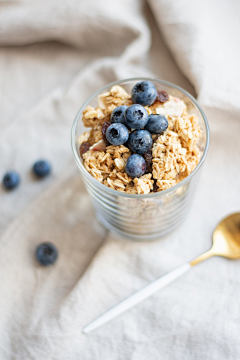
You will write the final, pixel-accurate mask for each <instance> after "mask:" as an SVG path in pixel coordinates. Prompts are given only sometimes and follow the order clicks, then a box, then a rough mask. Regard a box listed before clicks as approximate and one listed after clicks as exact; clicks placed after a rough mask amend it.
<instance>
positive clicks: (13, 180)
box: [3, 171, 20, 190]
mask: <svg viewBox="0 0 240 360" xmlns="http://www.w3.org/2000/svg"><path fill="white" fill-rule="evenodd" d="M19 183H20V176H19V175H18V173H16V172H15V171H9V172H7V173H6V174H5V175H4V177H3V186H4V187H5V188H6V189H8V190H11V189H14V188H15V187H17V186H18V185H19Z"/></svg>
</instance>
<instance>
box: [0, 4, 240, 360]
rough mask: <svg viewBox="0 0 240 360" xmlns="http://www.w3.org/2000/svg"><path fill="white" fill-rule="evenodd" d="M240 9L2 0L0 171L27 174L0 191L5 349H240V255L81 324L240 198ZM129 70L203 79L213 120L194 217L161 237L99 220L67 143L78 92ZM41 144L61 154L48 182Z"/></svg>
mask: <svg viewBox="0 0 240 360" xmlns="http://www.w3.org/2000/svg"><path fill="white" fill-rule="evenodd" d="M151 11H152V14H151ZM212 14H214V16H213V15H212ZM238 18H239V12H238V3H237V1H235V2H233V1H232V2H228V3H226V2H224V1H220V2H214V1H213V0H211V1H208V2H206V1H204V2H187V1H185V0H184V1H182V0H181V1H178V2H174V1H172V0H170V1H169V0H168V1H164V0H160V1H157V0H149V8H148V7H147V6H146V4H145V3H143V2H141V1H137V0H135V1H131V2H129V1H119V2H112V1H108V0H100V1H98V2H93V1H89V0H88V1H81V2H80V1H65V2H59V1H48V2H37V1H25V2H24V1H23V2H21V1H19V2H0V44H1V48H0V74H1V82H0V104H1V118H0V126H1V131H0V154H1V156H0V176H1V177H2V176H3V174H4V172H5V171H7V170H8V169H16V170H17V171H19V172H20V174H21V185H20V187H19V188H18V189H16V190H15V191H13V192H5V191H4V190H3V189H2V188H1V189H0V197H1V200H0V211H1V216H0V231H1V239H0V245H1V246H0V289H1V297H0V319H1V321H0V358H1V359H21V360H22V359H24V360H28V359H31V360H32V359H34V360H35V359H36V360H38V359H49V360H52V359H64V360H65V359H66V360H68V359H69V360H75V359H84V360H88V359H89V360H90V359H91V360H92V359H104V360H114V359H118V360H126V359H131V360H142V359H144V360H145V359H149V360H155V359H164V360H166V359H167V360H168V359H169V360H170V359H171V360H174V359H176V360H179V359H197V360H202V359H205V360H208V359H209V360H210V359H211V360H215V359H216V360H222V359H228V360H229V359H230V360H231V359H238V358H239V357H240V346H239V339H238V335H239V321H240V310H239V301H238V298H239V295H240V294H239V285H240V280H239V276H238V273H239V269H240V262H239V261H229V260H226V259H221V258H214V259H211V260H208V261H206V262H205V263H202V264H200V265H198V266H197V267H196V268H193V269H192V270H191V271H190V272H189V273H188V274H185V275H184V276H183V277H182V278H181V279H179V280H177V281H176V282H175V283H173V284H171V285H169V286H168V287H166V288H165V289H163V290H161V291H159V292H158V293H156V294H155V295H154V296H152V297H151V298H149V299H147V300H145V301H144V302H142V303H141V304H139V305H138V306H136V307H134V308H133V309H131V310H129V311H128V312H126V313H124V314H122V315H121V316H119V317H118V318H116V319H114V320H113V321H111V322H110V323H108V324H106V325H105V326H103V327H101V328H99V329H97V330H96V331H94V332H92V333H91V334H89V335H83V334H82V328H83V327H84V326H85V325H86V324H88V323H89V322H90V321H92V320H93V319H94V318H96V317H97V316H99V315H100V314H102V313H104V312H105V311H107V310H108V309H109V308H110V307H112V306H113V305H115V304H117V303H119V302H120V301H121V300H123V299H124V298H125V297H127V296H129V295H131V294H132V293H134V292H135V291H136V290H138V289H140V288H142V287H143V286H144V285H146V284H148V283H149V282H150V281H152V280H154V279H156V278H158V277H159V276H161V275H163V274H164V273H166V272H168V271H170V270H172V269H173V268H175V267H177V266H178V265H180V264H183V263H184V262H186V261H188V260H190V259H192V258H194V257H195V256H197V255H198V254H200V253H201V252H203V251H205V250H207V249H208V248H209V247H210V245H211V235H212V231H213V229H214V227H215V225H216V224H217V222H218V221H219V220H220V219H221V218H222V217H224V216H225V215H227V214H229V213H231V212H234V211H238V210H239V196H238V194H239V193H240V181H239V170H238V169H239V162H240V161H239V152H240V143H239V139H238V137H239V136H238V134H239V132H240V121H239V120H240V115H239V101H238V99H239V86H238V83H239V81H238V79H239V71H238V64H239V60H240V52H239V46H238V43H237V41H238V34H239V23H238V22H237V19H238ZM154 19H155V20H154ZM223 19H224V24H223ZM155 21H156V23H157V24H158V26H159V29H160V30H159V29H158V28H157V25H156V24H155ZM161 33H163V36H164V39H165V44H164V42H163V41H162V38H161ZM209 33H210V34H211V36H208V34H209ZM166 46H167V47H166ZM168 49H170V51H171V52H172V55H171V54H170V52H169V50H168ZM172 56H173V57H172ZM175 61H176V63H177V65H178V67H179V68H178V67H177V65H176V63H175ZM223 68H224V69H223ZM179 69H180V70H179ZM181 72H182V73H183V74H184V75H185V76H186V77H187V78H188V80H189V81H190V82H188V81H187V79H186V78H185V77H184V76H183V75H182V74H181ZM132 76H156V77H158V78H163V79H165V80H169V81H171V82H174V83H176V84H178V85H180V86H182V87H183V88H185V89H186V90H188V91H190V92H192V93H194V89H193V87H192V85H193V86H194V88H195V91H196V94H197V96H198V99H199V101H200V103H201V105H203V107H204V110H205V112H206V114H207V117H208V119H209V123H210V128H211V146H210V150H209V154H208V158H207V161H206V164H205V165H204V168H203V173H202V175H201V180H200V183H199V186H198V191H197V193H196V196H195V199H194V203H193V206H192V208H191V211H190V214H189V216H188V218H187V220H186V221H185V223H184V224H183V225H182V226H181V227H180V228H179V229H178V230H177V231H176V232H175V233H174V234H172V235H171V236H169V237H168V238H165V239H161V240H158V241H155V242H151V243H148V242H143V243H136V242H130V241H127V240H120V239H119V238H117V237H115V236H114V235H112V234H109V233H108V232H107V231H106V230H105V229H104V228H103V227H102V226H101V225H100V224H99V223H98V222H97V221H96V220H95V218H94V213H93V209H92V206H91V202H90V199H89V196H88V195H87V193H86V191H85V189H84V186H83V183H82V180H81V177H80V175H79V172H78V169H77V167H76V165H75V164H74V161H73V157H72V154H71V148H70V128H71V124H72V122H73V119H74V116H75V114H76V112H77V110H78V109H79V107H80V106H81V104H82V103H83V101H85V100H86V99H87V97H88V96H89V95H90V94H91V93H92V92H93V91H95V90H97V89H98V88H99V87H101V86H103V85H105V84H107V83H109V82H111V81H114V80H116V79H121V78H126V77H132ZM191 84H192V85H191ZM39 158H46V159H48V160H50V161H51V163H52V165H53V172H52V174H51V176H50V177H49V178H47V179H45V180H43V181H38V180H36V179H35V178H34V177H33V176H32V174H31V166H32V164H33V162H34V161H35V160H37V159H39ZM156 216H157V214H156ZM45 241H51V242H53V243H54V244H56V246H57V247H58V250H59V258H58V260H57V262H56V264H54V265H53V266H49V267H46V268H44V267H41V266H40V265H39V264H38V263H37V261H36V260H35V255H34V254H35V249H36V246H37V245H38V244H39V243H41V242H45Z"/></svg>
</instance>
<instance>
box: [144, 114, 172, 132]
mask: <svg viewBox="0 0 240 360" xmlns="http://www.w3.org/2000/svg"><path fill="white" fill-rule="evenodd" d="M167 128H168V121H167V118H166V117H165V116H163V115H149V116H148V122H147V124H146V125H145V129H146V130H148V131H150V133H152V134H161V133H163V132H164V131H165V130H166V129H167Z"/></svg>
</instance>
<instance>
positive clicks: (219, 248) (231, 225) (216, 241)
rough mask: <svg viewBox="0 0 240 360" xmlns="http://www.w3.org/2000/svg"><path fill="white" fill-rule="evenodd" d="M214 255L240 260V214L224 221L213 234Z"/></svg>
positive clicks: (230, 216)
mask: <svg viewBox="0 0 240 360" xmlns="http://www.w3.org/2000/svg"><path fill="white" fill-rule="evenodd" d="M212 250H213V252H214V255H218V256H224V257H226V258H229V259H240V213H235V214H232V215H229V216H228V217H226V218H225V219H223V220H222V221H221V222H220V223H219V224H218V225H217V227H216V229H215V231H214V233H213V246H212Z"/></svg>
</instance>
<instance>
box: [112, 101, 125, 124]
mask: <svg viewBox="0 0 240 360" xmlns="http://www.w3.org/2000/svg"><path fill="white" fill-rule="evenodd" d="M127 108H128V107H127V106H126V105H121V106H118V107H116V108H115V109H114V110H113V112H112V114H111V118H110V119H111V123H112V124H114V123H122V124H124V125H126V120H125V117H124V114H125V111H126V110H127Z"/></svg>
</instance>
